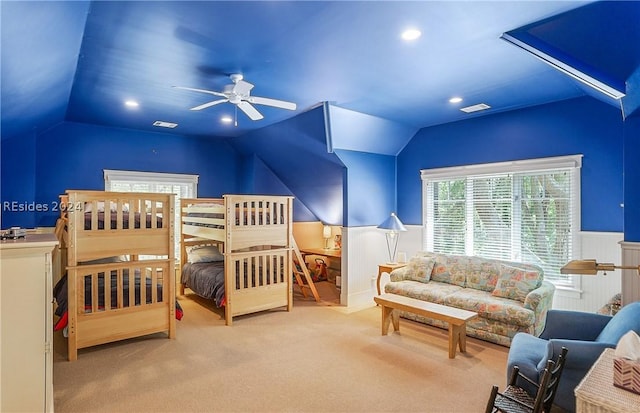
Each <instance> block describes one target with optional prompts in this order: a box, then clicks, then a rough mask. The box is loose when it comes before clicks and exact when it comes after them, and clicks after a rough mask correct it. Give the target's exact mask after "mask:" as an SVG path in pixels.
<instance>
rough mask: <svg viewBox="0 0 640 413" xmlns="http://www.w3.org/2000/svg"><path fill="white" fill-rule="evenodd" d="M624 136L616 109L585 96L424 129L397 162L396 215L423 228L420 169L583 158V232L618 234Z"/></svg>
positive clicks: (620, 212)
mask: <svg viewBox="0 0 640 413" xmlns="http://www.w3.org/2000/svg"><path fill="white" fill-rule="evenodd" d="M623 136H624V135H623V122H622V115H621V112H620V110H619V109H616V108H613V107H612V106H610V105H607V104H604V103H602V102H599V101H597V100H595V99H592V98H588V97H585V98H579V99H572V100H566V101H562V102H556V103H552V104H548V105H542V106H536V107H533V108H528V109H522V110H515V111H511V112H505V113H500V114H496V115H492V116H485V117H480V118H474V119H471V120H468V121H462V122H455V123H450V124H446V125H441V126H434V127H430V128H425V129H422V130H421V131H419V132H418V133H417V134H416V136H415V137H414V138H413V139H412V140H411V142H410V143H409V144H408V145H407V146H406V147H405V148H404V150H403V151H402V152H401V153H400V155H399V156H398V214H399V216H400V217H402V220H403V222H404V223H407V224H421V223H422V212H421V211H422V199H421V196H422V193H421V180H420V169H426V168H439V167H447V166H458V165H467V164H477V163H485V162H500V161H509V160H518V159H529V158H542V157H549V156H561V155H573V154H583V155H584V157H583V159H582V161H583V162H582V214H581V218H582V230H584V231H615V232H622V231H623V219H624V218H623V210H622V208H621V207H620V204H621V203H622V202H623V163H622V161H623ZM627 140H629V138H627ZM636 159H637V158H636Z"/></svg>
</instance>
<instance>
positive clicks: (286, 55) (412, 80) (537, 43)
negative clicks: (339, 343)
mask: <svg viewBox="0 0 640 413" xmlns="http://www.w3.org/2000/svg"><path fill="white" fill-rule="evenodd" d="M0 7H1V9H0V11H1V18H2V27H1V36H2V37H1V46H2V47H1V49H2V50H1V53H2V56H1V57H2V60H1V65H2V84H1V95H2V100H1V103H2V107H1V110H2V119H1V121H2V138H3V139H6V138H12V137H20V136H25V135H30V134H32V133H35V134H38V133H40V132H42V131H44V130H47V129H48V128H51V127H53V126H55V125H56V124H59V123H61V122H65V121H68V122H80V123H91V124H97V125H104V126H109V127H115V128H129V129H138V130H145V131H157V132H162V133H176V134H180V135H185V136H201V137H202V136H206V137H233V136H240V135H243V134H246V133H247V132H249V131H252V130H255V129H257V128H262V127H264V126H267V125H270V124H272V123H275V122H279V121H282V120H285V119H287V118H289V117H292V116H295V115H297V114H299V113H301V112H304V111H307V110H309V109H310V108H313V107H316V106H317V105H318V104H320V103H322V102H330V103H331V104H332V105H335V106H338V107H340V108H343V109H348V110H352V111H356V112H361V113H364V114H367V115H371V116H375V117H379V118H383V119H385V120H389V121H392V122H396V123H398V124H400V125H403V126H407V127H410V128H416V129H417V128H422V127H427V126H432V125H437V124H442V123H448V122H454V121H459V120H463V119H468V118H470V117H475V116H483V115H487V114H491V113H496V112H502V111H508V110H513V109H518V108H523V107H528V106H533V105H539V104H544V103H548V102H553V101H558V100H564V99H570V98H573V97H577V96H582V95H591V96H593V97H594V98H596V99H600V100H602V101H604V102H606V103H608V104H611V105H614V106H616V107H621V106H622V108H623V109H622V111H623V114H625V110H626V114H627V115H628V114H629V113H630V112H633V111H634V110H635V109H636V108H637V107H638V105H639V104H640V102H639V99H638V94H639V92H638V90H639V89H640V81H639V78H640V73H639V70H640V69H639V68H640V23H638V22H640V2H637V1H629V2H624V1H602V2H591V1H570V2H569V1H482V2H478V1H448V2H445V1H407V2H400V1H362V2H360V1H358V2H355V1H353V2H351V1H333V2H329V1H194V2H189V1H112V2H107V1H89V2H86V1H65V2H63V1H45V2H34V1H22V2H20V1H18V2H12V1H3V2H2V3H0ZM409 27H413V28H416V29H418V30H420V31H421V33H422V35H421V37H419V38H418V39H416V40H414V41H404V40H402V39H401V36H400V34H401V33H402V31H403V30H405V29H406V28H409ZM506 38H508V39H511V42H508V41H505V39H506ZM514 43H515V44H514ZM519 43H520V44H519ZM527 48H532V49H534V50H537V51H542V52H544V55H543V56H545V58H547V59H548V58H549V57H551V58H552V60H553V61H556V62H560V63H562V64H563V65H564V66H565V68H569V70H568V71H569V72H572V71H574V70H575V71H579V73H581V74H583V75H588V77H589V79H592V80H593V79H595V80H596V81H597V82H600V83H603V84H605V85H608V86H610V87H612V88H613V89H616V90H618V91H619V92H621V94H623V95H625V96H624V97H622V98H613V97H610V96H607V95H606V94H604V93H602V92H600V91H598V90H596V89H594V88H592V87H589V86H586V85H585V84H584V83H582V82H580V81H578V80H576V79H575V78H574V77H571V76H569V75H568V74H567V73H566V72H563V71H560V70H558V69H557V68H554V67H552V66H551V65H549V64H546V63H545V62H543V61H542V60H541V59H539V58H536V57H534V56H533V55H532V54H531V53H528V52H527V51H525V49H527ZM236 73H237V74H242V75H243V76H244V80H245V81H247V82H250V83H252V84H253V85H254V88H253V89H252V90H251V92H250V94H251V95H252V96H260V97H268V98H275V99H279V100H285V101H290V102H294V103H295V104H296V109H295V110H287V109H279V108H272V107H269V106H264V105H259V104H254V105H253V106H254V107H255V108H256V109H257V110H258V111H259V112H260V113H261V114H262V115H263V116H264V119H262V120H257V121H254V120H251V119H249V117H247V116H246V115H245V113H243V111H242V110H238V109H237V107H236V105H234V104H232V103H229V102H227V103H221V104H216V105H214V106H210V107H207V108H204V109H202V110H190V108H193V107H196V106H200V105H202V104H205V103H207V102H210V101H213V100H217V99H220V98H221V97H220V96H218V95H212V94H206V93H202V92H197V91H190V90H185V89H179V88H175V87H174V86H183V87H190V88H198V89H206V90H212V91H218V92H219V91H222V90H223V88H224V87H225V85H228V84H231V80H230V77H229V76H230V75H231V74H236ZM455 96H457V97H461V98H462V99H463V100H462V102H460V103H449V99H450V98H451V97H455ZM127 100H133V101H136V102H137V103H138V105H139V106H137V107H135V108H130V107H127V106H125V101H127ZM481 103H484V104H486V105H489V106H490V108H489V109H487V110H484V111H480V112H475V113H470V114H468V113H465V112H462V111H461V110H460V109H461V108H462V107H466V106H471V105H476V104H481ZM625 104H626V108H625ZM224 115H228V116H230V117H231V119H232V122H231V123H223V122H221V117H222V116H224ZM155 121H165V122H172V123H176V124H177V126H176V127H175V128H173V129H165V128H159V127H157V126H153V123H154V122H155ZM236 121H237V125H236V124H235V122H236Z"/></svg>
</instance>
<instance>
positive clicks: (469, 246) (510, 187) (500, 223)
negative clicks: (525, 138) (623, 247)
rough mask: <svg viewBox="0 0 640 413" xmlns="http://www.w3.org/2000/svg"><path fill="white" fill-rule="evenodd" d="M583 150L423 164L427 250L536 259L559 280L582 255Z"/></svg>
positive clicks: (573, 283) (567, 278) (564, 283)
mask: <svg viewBox="0 0 640 413" xmlns="http://www.w3.org/2000/svg"><path fill="white" fill-rule="evenodd" d="M581 165H582V156H581V155H575V156H563V157H554V158H543V159H533V160H523V161H513V162H501V163H493V164H482V165H469V166H461V167H451V168H438V169H426V170H422V171H421V176H422V182H423V200H424V202H423V205H424V207H423V218H424V220H423V222H424V227H425V231H424V237H425V239H424V247H425V249H427V250H429V251H434V252H442V253H450V254H465V255H477V256H482V257H485V258H497V259H505V260H512V261H522V262H531V263H534V264H537V265H539V266H540V267H542V268H543V270H544V274H545V279H546V280H549V281H551V282H553V283H554V284H555V285H556V286H557V287H559V288H566V289H573V290H579V288H580V285H579V282H580V277H576V276H571V275H564V274H560V267H562V265H564V264H565V263H567V262H568V261H569V260H571V259H572V258H573V257H574V256H576V255H577V251H579V245H578V242H579V238H578V232H579V228H580V168H581Z"/></svg>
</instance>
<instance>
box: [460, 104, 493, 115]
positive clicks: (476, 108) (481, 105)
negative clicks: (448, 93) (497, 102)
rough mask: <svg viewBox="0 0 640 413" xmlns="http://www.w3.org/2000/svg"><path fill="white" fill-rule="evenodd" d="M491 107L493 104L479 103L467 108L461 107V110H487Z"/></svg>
mask: <svg viewBox="0 0 640 413" xmlns="http://www.w3.org/2000/svg"><path fill="white" fill-rule="evenodd" d="M489 108H491V106H489V105H487V104H485V103H478V104H477V105H471V106H467V107H466V108H460V110H461V111H463V112H465V113H472V112H479V111H481V110H486V109H489Z"/></svg>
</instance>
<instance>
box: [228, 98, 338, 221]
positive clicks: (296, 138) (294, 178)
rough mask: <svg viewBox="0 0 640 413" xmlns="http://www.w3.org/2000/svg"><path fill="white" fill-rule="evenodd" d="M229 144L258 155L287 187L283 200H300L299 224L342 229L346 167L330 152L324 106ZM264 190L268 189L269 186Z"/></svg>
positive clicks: (296, 217) (296, 215)
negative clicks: (311, 222)
mask: <svg viewBox="0 0 640 413" xmlns="http://www.w3.org/2000/svg"><path fill="white" fill-rule="evenodd" d="M230 142H231V144H232V145H233V147H234V148H236V150H237V151H238V152H239V153H241V154H243V156H252V155H255V156H257V157H258V158H259V159H260V161H261V162H263V163H264V165H266V167H267V168H268V169H269V173H270V174H273V177H274V178H277V179H279V180H280V181H281V184H282V185H283V186H284V187H285V188H288V190H289V191H290V192H288V193H286V194H284V195H287V194H289V193H291V194H293V195H294V196H295V197H296V201H295V203H294V220H295V221H318V220H319V221H322V222H324V223H326V224H330V225H343V208H344V207H343V205H344V204H343V190H344V174H345V168H344V165H343V164H342V162H340V159H338V157H337V156H336V155H335V154H334V153H329V152H327V133H326V130H325V123H324V108H323V107H322V106H318V107H316V108H315V109H312V110H309V111H307V112H304V113H302V114H300V115H298V116H295V117H294V118H291V119H288V120H285V121H282V122H279V123H276V124H274V125H270V126H267V127H265V128H262V129H259V130H257V131H254V132H251V133H248V134H246V135H244V136H241V137H238V138H233V139H232V140H231V141H230ZM252 168H254V169H255V172H254V173H257V172H259V170H260V167H259V166H256V165H254V166H252ZM261 185H262V187H263V188H264V187H266V184H265V182H264V181H263V182H262V184H261ZM274 185H276V184H275V183H273V184H270V186H271V188H274Z"/></svg>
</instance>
